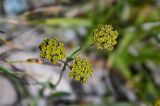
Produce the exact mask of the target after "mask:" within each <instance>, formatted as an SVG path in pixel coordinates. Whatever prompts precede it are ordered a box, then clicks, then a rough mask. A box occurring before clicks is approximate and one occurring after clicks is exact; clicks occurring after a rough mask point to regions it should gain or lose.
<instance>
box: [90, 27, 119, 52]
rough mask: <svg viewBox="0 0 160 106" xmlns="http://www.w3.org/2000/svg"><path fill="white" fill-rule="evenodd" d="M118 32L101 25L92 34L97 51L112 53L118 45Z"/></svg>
mask: <svg viewBox="0 0 160 106" xmlns="http://www.w3.org/2000/svg"><path fill="white" fill-rule="evenodd" d="M117 37H118V32H117V31H114V30H113V27H112V26H111V25H99V26H98V27H97V28H96V29H95V30H94V31H93V33H92V40H93V42H94V44H95V46H96V48H97V49H103V48H105V49H107V50H109V51H112V50H113V48H114V45H116V43H117V41H116V39H117Z"/></svg>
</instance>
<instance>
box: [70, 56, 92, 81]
mask: <svg viewBox="0 0 160 106" xmlns="http://www.w3.org/2000/svg"><path fill="white" fill-rule="evenodd" d="M70 66H71V67H70V68H71V71H70V72H69V77H70V78H71V79H75V80H77V81H80V82H82V83H86V82H87V81H88V78H90V77H92V68H91V63H90V62H89V61H88V60H87V59H86V58H80V57H76V58H75V61H74V62H73V63H72V64H71V65H70Z"/></svg>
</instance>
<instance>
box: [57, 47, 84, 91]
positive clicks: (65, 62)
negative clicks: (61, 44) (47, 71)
mask: <svg viewBox="0 0 160 106" xmlns="http://www.w3.org/2000/svg"><path fill="white" fill-rule="evenodd" d="M81 49H82V47H81V46H80V47H79V48H78V49H77V50H76V51H74V52H73V53H72V54H71V55H70V56H68V57H67V59H66V61H63V60H60V62H62V63H64V66H63V68H62V70H61V73H60V76H59V79H58V81H57V82H56V84H55V88H56V87H57V86H58V85H59V83H60V81H61V79H62V76H63V73H64V71H65V69H66V66H68V67H69V65H68V62H69V61H68V58H71V57H72V56H74V55H75V54H76V53H77V52H79V51H80V50H81ZM69 68H70V67H69Z"/></svg>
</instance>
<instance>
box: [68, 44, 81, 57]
mask: <svg viewBox="0 0 160 106" xmlns="http://www.w3.org/2000/svg"><path fill="white" fill-rule="evenodd" d="M81 49H82V47H81V46H80V47H79V48H78V49H77V50H76V51H74V52H73V53H72V54H71V55H70V56H69V58H70V57H72V56H74V55H75V54H76V53H78V52H79V51H80V50H81Z"/></svg>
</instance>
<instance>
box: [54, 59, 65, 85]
mask: <svg viewBox="0 0 160 106" xmlns="http://www.w3.org/2000/svg"><path fill="white" fill-rule="evenodd" d="M66 66H67V61H66V62H65V63H64V66H63V68H62V70H61V73H60V76H59V79H58V81H57V83H56V84H55V88H56V87H57V86H58V84H59V83H60V81H61V79H62V76H63V72H64V71H65V69H66Z"/></svg>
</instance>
